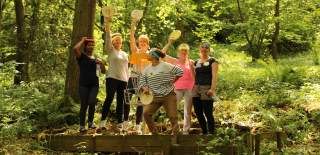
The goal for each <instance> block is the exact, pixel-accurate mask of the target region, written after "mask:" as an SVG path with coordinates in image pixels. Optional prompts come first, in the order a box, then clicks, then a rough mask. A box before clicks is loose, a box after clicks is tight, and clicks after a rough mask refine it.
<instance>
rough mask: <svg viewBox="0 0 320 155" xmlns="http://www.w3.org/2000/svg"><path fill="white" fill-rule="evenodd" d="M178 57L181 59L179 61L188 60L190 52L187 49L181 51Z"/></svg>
mask: <svg viewBox="0 0 320 155" xmlns="http://www.w3.org/2000/svg"><path fill="white" fill-rule="evenodd" d="M178 57H179V59H183V60H185V59H187V58H188V51H187V50H185V49H181V50H179V52H178Z"/></svg>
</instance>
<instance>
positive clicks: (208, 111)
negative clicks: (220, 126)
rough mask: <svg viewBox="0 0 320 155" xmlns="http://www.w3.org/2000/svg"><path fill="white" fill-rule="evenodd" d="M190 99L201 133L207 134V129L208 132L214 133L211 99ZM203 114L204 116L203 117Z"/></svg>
mask: <svg viewBox="0 0 320 155" xmlns="http://www.w3.org/2000/svg"><path fill="white" fill-rule="evenodd" d="M192 100H193V107H194V111H195V113H196V115H197V119H198V121H199V123H200V126H201V129H202V133H203V134H207V133H208V129H209V133H214V131H215V124H214V117H213V100H200V97H193V98H192ZM204 115H205V116H206V117H204ZM207 123H208V124H207ZM207 125H208V127H207Z"/></svg>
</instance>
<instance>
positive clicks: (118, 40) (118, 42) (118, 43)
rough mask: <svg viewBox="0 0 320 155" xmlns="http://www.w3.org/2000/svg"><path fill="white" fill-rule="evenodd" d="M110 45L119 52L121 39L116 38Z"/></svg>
mask: <svg viewBox="0 0 320 155" xmlns="http://www.w3.org/2000/svg"><path fill="white" fill-rule="evenodd" d="M112 45H113V47H114V48H115V49H117V50H120V49H121V47H122V38H121V37H120V36H117V37H115V38H114V39H113V41H112Z"/></svg>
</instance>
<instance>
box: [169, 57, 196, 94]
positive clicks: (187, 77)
mask: <svg viewBox="0 0 320 155" xmlns="http://www.w3.org/2000/svg"><path fill="white" fill-rule="evenodd" d="M177 66H179V67H180V68H181V69H183V75H182V77H181V78H179V79H178V80H177V81H176V82H175V83H174V86H175V89H188V90H191V89H192V88H193V85H194V79H193V78H192V73H191V70H190V66H189V64H188V63H187V64H182V63H180V62H179V61H178V62H177Z"/></svg>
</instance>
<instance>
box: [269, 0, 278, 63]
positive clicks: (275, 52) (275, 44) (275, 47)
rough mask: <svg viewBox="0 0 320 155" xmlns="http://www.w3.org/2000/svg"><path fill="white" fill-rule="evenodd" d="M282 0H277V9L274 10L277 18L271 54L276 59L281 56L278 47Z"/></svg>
mask: <svg viewBox="0 0 320 155" xmlns="http://www.w3.org/2000/svg"><path fill="white" fill-rule="evenodd" d="M279 16H280V0H276V5H275V10H274V18H275V20H276V21H275V30H274V33H273V36H272V49H271V55H272V58H273V59H274V60H277V59H278V56H279V48H278V40H279V32H280V22H279Z"/></svg>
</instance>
